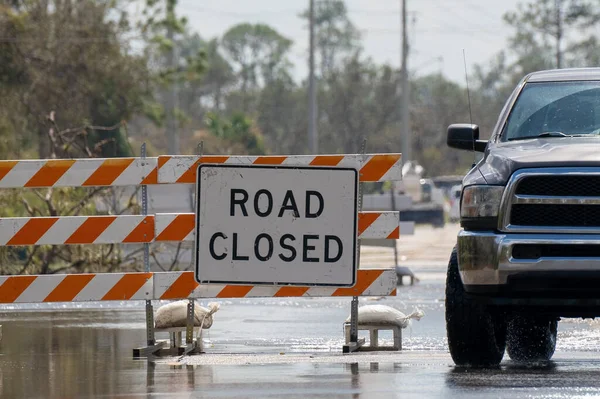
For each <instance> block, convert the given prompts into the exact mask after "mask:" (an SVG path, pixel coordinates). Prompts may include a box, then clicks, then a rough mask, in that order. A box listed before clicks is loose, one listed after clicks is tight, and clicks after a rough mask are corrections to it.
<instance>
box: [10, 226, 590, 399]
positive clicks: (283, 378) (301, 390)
mask: <svg viewBox="0 0 600 399" xmlns="http://www.w3.org/2000/svg"><path fill="white" fill-rule="evenodd" d="M450 233H452V232H450ZM436 251H438V252H439V253H440V259H434V260H431V261H424V260H422V259H416V260H415V261H414V262H413V263H412V264H411V263H410V259H409V260H408V261H407V262H406V263H405V264H406V265H408V266H410V267H411V269H413V270H414V271H415V273H416V274H417V277H418V278H419V279H420V281H419V282H417V283H416V284H415V285H414V286H410V285H405V286H400V287H398V295H397V296H396V297H390V298H361V302H360V303H361V305H362V304H370V303H378V304H385V305H389V306H393V307H395V308H397V309H399V310H401V311H402V312H405V313H409V312H411V311H413V310H414V309H415V308H419V309H421V310H423V311H424V312H425V316H424V317H423V318H422V319H421V320H420V321H413V322H412V324H411V326H409V327H408V328H407V329H405V330H403V350H402V351H400V352H377V353H357V354H342V353H341V352H342V345H343V344H344V340H343V330H342V325H343V322H344V320H345V319H346V317H347V316H348V315H349V312H350V298H313V299H309V298H306V299H305V298H287V299H248V300H220V301H219V302H220V304H221V309H220V310H219V311H218V312H217V313H216V314H215V320H214V324H213V326H212V327H211V329H210V330H208V333H207V334H206V335H205V337H204V345H205V350H206V353H205V354H201V355H193V356H185V357H183V358H177V357H168V358H161V359H156V358H150V359H134V358H133V356H132V350H133V348H136V347H140V346H143V345H144V343H145V330H144V328H145V321H144V312H143V305H144V304H143V302H123V303H114V302H110V303H108V302H107V303H90V304H76V305H72V304H43V305H18V306H12V305H11V306H7V307H4V308H3V310H2V311H0V324H1V325H2V340H1V341H0V398H104V397H114V398H155V397H156V398H419V399H422V398H450V397H452V398H454V397H456V398H588V397H600V322H599V321H593V320H574V319H567V320H564V321H561V322H560V323H559V334H558V343H557V350H556V353H555V355H554V358H553V359H552V361H551V362H548V363H542V364H519V363H516V362H513V361H511V360H510V359H509V358H508V355H505V358H504V360H503V362H502V364H501V366H500V367H498V368H493V369H461V368H457V367H455V366H454V364H453V363H452V359H451V358H450V355H449V353H448V350H447V347H446V336H445V328H444V299H443V294H444V283H445V275H444V268H445V262H443V261H442V260H441V256H443V252H444V248H437V249H436ZM373 256H375V255H373ZM377 256H379V255H377ZM386 256H387V255H386ZM383 257H385V256H383ZM365 259H367V257H365ZM372 259H375V258H374V257H373V258H372ZM376 266H379V265H376ZM206 302H209V301H201V304H203V305H206ZM158 305H160V304H159V303H155V306H158ZM157 338H159V339H166V338H167V337H166V335H159V336H158V337H157ZM380 338H381V341H382V343H383V344H389V343H391V334H388V333H387V332H382V333H380Z"/></svg>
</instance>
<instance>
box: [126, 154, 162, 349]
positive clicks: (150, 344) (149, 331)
mask: <svg viewBox="0 0 600 399" xmlns="http://www.w3.org/2000/svg"><path fill="white" fill-rule="evenodd" d="M140 155H141V158H142V159H145V158H146V143H145V142H144V143H142V148H141V154H140ZM147 214H148V187H147V186H146V185H145V184H144V185H142V215H144V216H146V215H147ZM144 270H145V271H146V273H148V272H150V244H149V243H144ZM146 345H147V346H146V347H143V348H135V349H134V350H133V356H134V357H144V356H148V355H153V354H154V353H156V352H157V351H159V350H160V349H162V348H163V346H165V343H164V342H163V343H158V344H157V343H156V340H155V338H154V310H153V308H152V301H151V300H149V299H147V300H146Z"/></svg>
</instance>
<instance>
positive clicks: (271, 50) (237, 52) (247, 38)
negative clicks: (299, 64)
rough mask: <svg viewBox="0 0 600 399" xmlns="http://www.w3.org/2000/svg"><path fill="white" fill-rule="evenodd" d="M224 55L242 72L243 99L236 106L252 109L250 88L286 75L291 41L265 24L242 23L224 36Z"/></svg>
mask: <svg viewBox="0 0 600 399" xmlns="http://www.w3.org/2000/svg"><path fill="white" fill-rule="evenodd" d="M221 46H222V48H223V50H224V52H225V55H226V56H227V58H229V60H230V61H231V62H232V63H233V66H234V70H235V71H236V73H238V74H239V80H240V85H241V87H240V88H241V101H240V103H241V104H239V106H238V107H236V108H237V109H239V110H240V111H242V112H248V111H250V109H249V105H250V98H249V97H250V91H251V90H256V89H257V88H258V87H259V85H260V84H261V83H262V84H268V83H269V82H272V81H274V80H275V79H277V78H279V77H281V76H285V75H287V68H288V67H289V61H288V60H287V53H288V51H289V49H290V47H291V46H292V41H291V40H289V39H287V38H285V37H283V36H282V35H280V34H279V33H278V32H277V31H276V30H274V29H273V28H271V27H269V26H267V25H263V24H256V25H252V24H247V23H244V24H239V25H235V26H233V27H232V28H230V29H229V30H228V31H227V32H225V34H224V35H223V38H222V39H221Z"/></svg>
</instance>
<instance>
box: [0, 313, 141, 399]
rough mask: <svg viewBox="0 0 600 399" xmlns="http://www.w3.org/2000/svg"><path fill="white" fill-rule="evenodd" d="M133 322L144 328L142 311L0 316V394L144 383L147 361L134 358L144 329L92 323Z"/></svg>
mask: <svg viewBox="0 0 600 399" xmlns="http://www.w3.org/2000/svg"><path fill="white" fill-rule="evenodd" d="M31 316H34V317H35V321H33V320H30V319H31ZM73 320H77V323H72V321H73ZM86 321H87V322H89V325H86V324H85V322H86ZM132 321H134V322H135V321H139V323H140V324H139V325H140V326H142V328H143V313H141V312H127V311H126V312H107V311H91V310H87V311H81V312H80V311H76V312H73V311H69V312H41V313H38V312H36V313H34V314H20V313H10V314H2V315H0V324H2V330H3V337H2V343H1V344H0V370H2V374H1V377H0V378H1V385H0V397H3V398H4V397H6V398H18V397H81V396H99V395H117V394H118V393H119V392H122V387H123V386H127V385H130V384H144V385H145V381H144V380H143V379H141V377H143V374H141V373H140V372H139V370H140V369H145V368H146V364H145V363H140V362H136V361H134V360H133V359H132V349H133V348H134V347H135V346H139V345H140V341H141V340H142V339H143V336H144V335H143V329H139V328H138V329H127V330H124V329H115V328H97V326H96V325H94V324H96V323H107V324H109V323H115V322H117V323H119V322H121V323H124V324H128V323H131V322H132ZM69 324H71V325H70V326H68V325H69ZM136 325H137V324H136Z"/></svg>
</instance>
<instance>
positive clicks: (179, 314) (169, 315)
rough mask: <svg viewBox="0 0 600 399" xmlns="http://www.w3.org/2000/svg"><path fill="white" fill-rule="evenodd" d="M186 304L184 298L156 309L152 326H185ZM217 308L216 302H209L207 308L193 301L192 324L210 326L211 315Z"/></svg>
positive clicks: (205, 327)
mask: <svg viewBox="0 0 600 399" xmlns="http://www.w3.org/2000/svg"><path fill="white" fill-rule="evenodd" d="M187 305H188V300H187V299H184V300H181V301H176V302H171V303H169V304H166V305H164V306H161V307H160V308H158V309H157V310H156V316H154V327H155V328H171V327H185V326H186V325H187ZM217 310H219V304H218V303H216V302H211V303H209V304H208V308H205V307H202V306H200V305H198V303H194V316H195V317H194V326H195V327H200V326H202V328H204V329H207V328H210V327H211V326H212V323H213V317H212V315H213V314H214V313H215V312H216V311H217Z"/></svg>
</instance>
